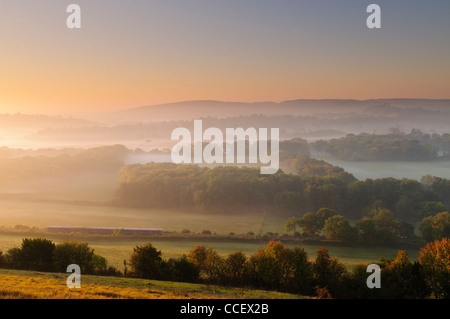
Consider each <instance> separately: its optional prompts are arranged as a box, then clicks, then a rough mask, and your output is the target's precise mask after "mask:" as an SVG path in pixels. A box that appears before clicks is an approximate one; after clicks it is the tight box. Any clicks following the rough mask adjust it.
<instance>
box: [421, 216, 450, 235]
mask: <svg viewBox="0 0 450 319" xmlns="http://www.w3.org/2000/svg"><path fill="white" fill-rule="evenodd" d="M419 230H420V234H421V236H422V239H423V240H424V241H425V242H430V241H433V240H440V239H442V238H446V237H450V214H449V212H448V211H446V212H441V213H439V214H436V215H434V216H428V217H425V218H424V219H422V221H421V222H420V224H419Z"/></svg>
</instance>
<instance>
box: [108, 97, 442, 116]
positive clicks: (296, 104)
mask: <svg viewBox="0 0 450 319" xmlns="http://www.w3.org/2000/svg"><path fill="white" fill-rule="evenodd" d="M381 106H382V107H383V109H385V110H386V109H388V108H389V107H392V108H394V109H398V108H400V109H426V110H430V111H441V112H442V111H444V112H448V111H450V99H442V100H436V99H434V100H433V99H406V98H405V99H369V100H354V99H323V100H311V99H297V100H287V101H283V102H279V103H278V102H270V101H263V102H230V101H216V100H194V101H180V102H174V103H166V104H157V105H151V106H141V107H136V108H130V109H126V110H122V111H118V112H114V113H110V116H111V117H112V118H117V119H119V118H120V119H121V120H129V121H146V120H148V121H167V120H189V119H194V118H199V117H208V116H211V117H218V118H225V117H233V116H241V115H242V116H248V115H253V114H262V115H268V116H271V115H285V114H290V115H317V114H324V113H342V112H344V113H363V112H364V111H365V110H366V109H367V108H373V107H381Z"/></svg>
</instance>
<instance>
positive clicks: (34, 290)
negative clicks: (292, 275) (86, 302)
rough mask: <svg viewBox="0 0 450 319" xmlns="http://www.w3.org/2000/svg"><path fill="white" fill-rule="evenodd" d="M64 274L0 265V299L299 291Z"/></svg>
mask: <svg viewBox="0 0 450 319" xmlns="http://www.w3.org/2000/svg"><path fill="white" fill-rule="evenodd" d="M66 279H67V275H66V274H57V273H40V272H35V271H20V270H4V269H0V299H2V298H7V299H180V298H182V299H187V298H189V299H196V298H202V299H203V298H214V299H215V298H239V299H245V298H250V299H271V298H275V299H298V298H303V297H302V296H299V295H294V294H288V293H279V292H270V291H263V290H247V289H241V288H228V287H220V286H214V285H210V286H206V285H202V284H192V283H181V282H169V281H156V280H145V279H134V278H120V277H100V276H88V275H85V276H83V277H82V284H81V288H80V289H68V288H67V285H66Z"/></svg>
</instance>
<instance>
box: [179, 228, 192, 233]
mask: <svg viewBox="0 0 450 319" xmlns="http://www.w3.org/2000/svg"><path fill="white" fill-rule="evenodd" d="M190 232H191V231H190V230H189V229H183V230H182V231H181V233H182V234H190Z"/></svg>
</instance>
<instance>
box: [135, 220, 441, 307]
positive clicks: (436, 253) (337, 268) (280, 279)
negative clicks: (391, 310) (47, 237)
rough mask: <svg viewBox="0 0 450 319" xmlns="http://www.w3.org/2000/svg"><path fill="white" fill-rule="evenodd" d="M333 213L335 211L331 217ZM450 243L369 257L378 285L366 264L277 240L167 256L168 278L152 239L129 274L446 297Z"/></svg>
mask: <svg viewBox="0 0 450 319" xmlns="http://www.w3.org/2000/svg"><path fill="white" fill-rule="evenodd" d="M335 216H339V215H334V216H332V217H330V218H333V217H335ZM449 243H450V242H449V241H448V239H443V240H441V241H436V242H433V243H431V244H428V245H427V246H425V247H423V248H422V249H421V251H420V256H419V261H414V262H411V261H410V260H409V257H408V254H407V252H406V251H399V252H398V255H397V257H396V258H395V259H382V260H380V261H379V262H374V263H376V264H378V265H379V266H380V268H381V278H382V285H381V288H380V289H369V288H368V287H367V285H366V281H367V277H368V276H369V274H368V273H367V266H368V264H359V265H357V266H356V267H355V268H354V269H352V270H348V269H347V268H346V267H345V266H344V265H343V264H342V263H340V262H339V260H338V259H337V258H335V257H331V256H330V255H329V253H328V250H327V249H325V248H319V249H318V250H317V251H316V257H315V258H310V257H309V256H308V254H307V253H306V251H305V250H304V249H303V248H301V247H299V246H297V247H293V248H289V247H286V246H285V245H283V244H282V243H281V242H279V241H270V242H268V243H267V245H266V246H263V247H260V248H259V249H258V250H257V251H256V252H255V253H254V254H252V255H251V256H249V257H247V256H246V255H245V254H244V253H243V252H242V251H236V252H233V253H230V254H228V255H226V256H221V255H219V254H218V253H217V251H215V250H214V249H212V248H206V247H204V246H202V245H197V246H195V247H194V248H193V249H192V250H191V251H190V252H189V254H188V255H187V256H182V257H180V258H179V259H170V260H172V262H173V263H176V264H178V268H177V269H178V270H177V271H176V272H175V273H176V274H178V275H172V277H167V276H168V272H167V270H168V269H173V268H170V266H168V265H167V264H168V263H169V261H170V260H169V261H165V260H163V259H161V252H160V251H158V250H157V249H156V248H154V247H153V246H152V245H151V244H147V245H144V246H141V247H140V248H139V249H135V251H134V253H133V255H132V257H131V265H132V269H133V270H134V273H133V274H132V275H134V276H136V277H143V278H150V279H163V280H170V279H169V278H175V279H177V280H178V281H180V280H179V279H180V278H183V279H184V281H190V282H203V283H208V284H220V285H227V286H234V287H248V288H257V289H271V290H278V291H286V292H293V293H299V294H303V295H311V296H314V295H315V296H318V297H319V298H320V297H323V298H326V297H334V298H384V299H390V298H392V299H401V298H427V297H429V296H431V297H435V298H448V296H449V295H448V293H449V291H450V290H449V287H450V286H449V284H448V283H449V282H450V280H449V279H450V277H449V274H450V272H449V271H450V268H449V267H450V266H449V265H450V244H449ZM138 255H142V256H138ZM138 260H139V262H137V261H138ZM140 263H143V265H142V267H140V266H139V264H140ZM145 264H146V265H145ZM158 268H159V269H158ZM145 269H146V270H145ZM142 271H144V273H142ZM172 271H173V270H171V271H170V272H172ZM181 274H189V275H186V276H182V275H181Z"/></svg>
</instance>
